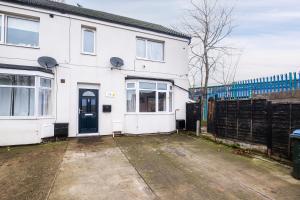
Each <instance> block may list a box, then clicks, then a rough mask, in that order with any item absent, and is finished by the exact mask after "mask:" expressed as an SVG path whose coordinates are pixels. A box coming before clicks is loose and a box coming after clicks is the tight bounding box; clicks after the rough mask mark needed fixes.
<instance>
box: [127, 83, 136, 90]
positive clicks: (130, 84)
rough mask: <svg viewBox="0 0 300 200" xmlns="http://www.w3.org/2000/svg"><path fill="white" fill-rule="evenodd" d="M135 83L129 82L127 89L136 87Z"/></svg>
mask: <svg viewBox="0 0 300 200" xmlns="http://www.w3.org/2000/svg"><path fill="white" fill-rule="evenodd" d="M134 88H135V83H127V89H134Z"/></svg>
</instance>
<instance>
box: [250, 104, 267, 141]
mask: <svg viewBox="0 0 300 200" xmlns="http://www.w3.org/2000/svg"><path fill="white" fill-rule="evenodd" d="M267 134H268V112H267V101H266V100H264V99H262V100H253V103H252V142H253V143H257V144H267Z"/></svg>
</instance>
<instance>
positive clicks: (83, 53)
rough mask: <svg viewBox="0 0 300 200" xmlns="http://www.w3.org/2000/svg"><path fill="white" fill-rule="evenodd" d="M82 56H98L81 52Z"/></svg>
mask: <svg viewBox="0 0 300 200" xmlns="http://www.w3.org/2000/svg"><path fill="white" fill-rule="evenodd" d="M81 55H85V56H97V54H95V53H86V52H81Z"/></svg>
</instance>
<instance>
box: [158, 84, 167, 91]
mask: <svg viewBox="0 0 300 200" xmlns="http://www.w3.org/2000/svg"><path fill="white" fill-rule="evenodd" d="M167 88H168V85H167V84H166V83H157V89H158V90H167Z"/></svg>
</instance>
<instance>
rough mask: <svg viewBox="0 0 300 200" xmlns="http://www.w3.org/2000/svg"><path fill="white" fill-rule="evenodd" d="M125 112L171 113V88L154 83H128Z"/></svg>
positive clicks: (166, 84)
mask: <svg viewBox="0 0 300 200" xmlns="http://www.w3.org/2000/svg"><path fill="white" fill-rule="evenodd" d="M126 85H127V87H126V90H127V112H139V113H156V112H159V113H162V112H165V113H166V112H172V103H173V102H172V86H171V84H170V83H163V82H156V81H134V82H130V83H129V82H128V83H127V84H126Z"/></svg>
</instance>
